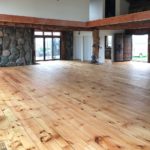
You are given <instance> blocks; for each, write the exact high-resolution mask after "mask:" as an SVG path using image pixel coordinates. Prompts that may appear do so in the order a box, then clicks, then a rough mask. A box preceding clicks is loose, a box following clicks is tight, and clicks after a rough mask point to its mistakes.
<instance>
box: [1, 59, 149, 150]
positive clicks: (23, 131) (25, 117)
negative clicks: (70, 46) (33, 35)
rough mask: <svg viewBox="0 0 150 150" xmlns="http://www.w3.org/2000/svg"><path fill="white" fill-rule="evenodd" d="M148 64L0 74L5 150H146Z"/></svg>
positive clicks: (69, 64)
mask: <svg viewBox="0 0 150 150" xmlns="http://www.w3.org/2000/svg"><path fill="white" fill-rule="evenodd" d="M149 74H150V64H146V63H132V62H125V63H113V64H111V63H106V64H103V65H92V64H88V63H80V62H76V61H50V62H42V63H41V64H38V65H31V66H24V67H7V68H0V142H4V143H5V145H6V147H7V149H8V150H150V86H149V85H150V76H149Z"/></svg>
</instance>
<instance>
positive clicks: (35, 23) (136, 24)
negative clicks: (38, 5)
mask: <svg viewBox="0 0 150 150" xmlns="http://www.w3.org/2000/svg"><path fill="white" fill-rule="evenodd" d="M0 26H19V27H30V28H34V29H40V30H45V29H46V30H64V31H65V30H90V31H91V30H95V29H101V30H118V29H119V30H120V29H137V28H139V29H141V28H150V10H149V11H144V12H138V13H133V14H127V15H122V16H116V17H111V18H105V19H101V20H95V21H89V22H80V21H68V20H56V19H44V18H36V17H27V16H15V15H6V14H0Z"/></svg>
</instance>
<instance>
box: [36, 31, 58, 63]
mask: <svg viewBox="0 0 150 150" xmlns="http://www.w3.org/2000/svg"><path fill="white" fill-rule="evenodd" d="M35 32H36V31H35ZM37 32H41V33H42V35H35V34H34V50H35V54H36V48H35V39H36V38H43V54H44V55H43V60H36V55H35V61H36V62H37V61H50V60H60V59H61V32H60V35H59V36H57V35H53V33H55V31H37ZM44 32H51V33H52V34H51V35H44ZM56 32H59V31H56ZM46 38H52V59H46V47H45V39H46ZM54 38H59V39H60V44H59V45H60V58H59V59H54V58H53V53H54V52H53V39H54Z"/></svg>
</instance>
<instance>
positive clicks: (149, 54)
mask: <svg viewBox="0 0 150 150" xmlns="http://www.w3.org/2000/svg"><path fill="white" fill-rule="evenodd" d="M148 63H150V33H149V34H148Z"/></svg>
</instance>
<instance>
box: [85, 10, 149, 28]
mask: <svg viewBox="0 0 150 150" xmlns="http://www.w3.org/2000/svg"><path fill="white" fill-rule="evenodd" d="M143 21H150V11H144V12H138V13H133V14H127V15H121V16H116V17H110V18H105V19H101V20H95V21H89V22H87V26H88V27H101V26H107V25H116V24H126V23H134V22H143Z"/></svg>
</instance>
